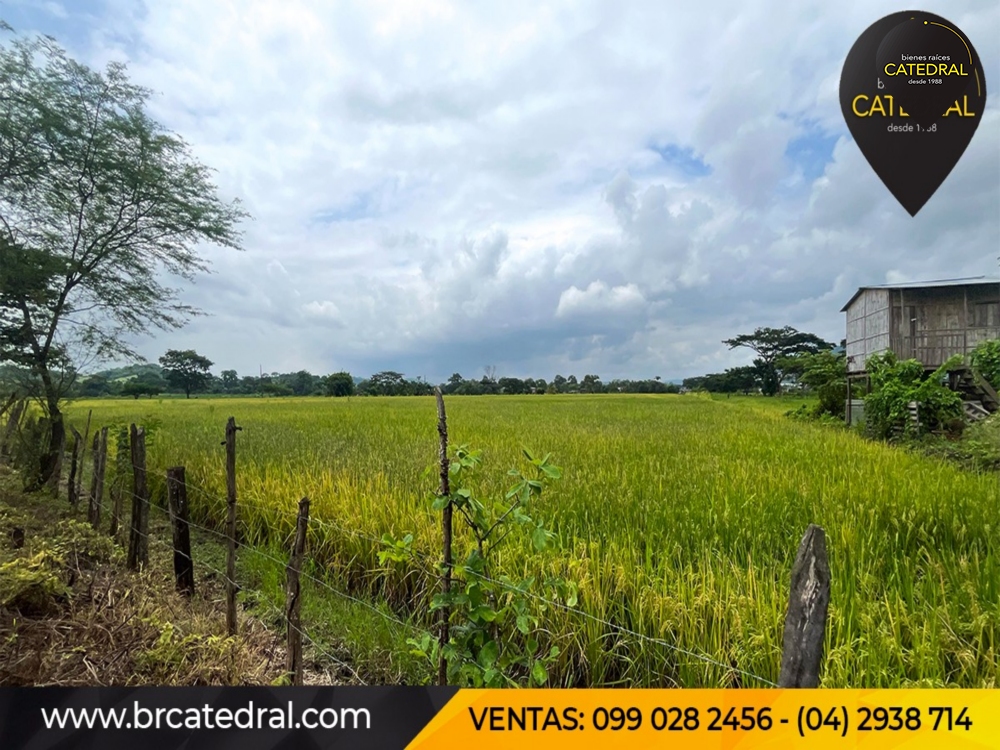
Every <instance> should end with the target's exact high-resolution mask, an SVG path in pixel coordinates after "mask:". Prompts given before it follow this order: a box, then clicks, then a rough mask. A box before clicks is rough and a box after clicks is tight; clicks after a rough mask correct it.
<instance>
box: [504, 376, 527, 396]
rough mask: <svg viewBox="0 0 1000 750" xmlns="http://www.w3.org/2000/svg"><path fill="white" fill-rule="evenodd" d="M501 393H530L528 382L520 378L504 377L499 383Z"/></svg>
mask: <svg viewBox="0 0 1000 750" xmlns="http://www.w3.org/2000/svg"><path fill="white" fill-rule="evenodd" d="M497 385H498V386H500V392H501V393H509V394H519V393H528V386H527V383H526V381H524V380H521V379H520V378H511V377H502V378H500V380H498V381H497Z"/></svg>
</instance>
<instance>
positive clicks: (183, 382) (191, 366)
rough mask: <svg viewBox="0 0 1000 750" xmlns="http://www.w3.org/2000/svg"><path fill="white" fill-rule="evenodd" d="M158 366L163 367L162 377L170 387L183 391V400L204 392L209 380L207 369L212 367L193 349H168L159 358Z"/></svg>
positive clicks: (208, 361)
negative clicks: (193, 394)
mask: <svg viewBox="0 0 1000 750" xmlns="http://www.w3.org/2000/svg"><path fill="white" fill-rule="evenodd" d="M160 366H162V367H163V377H164V378H166V380H167V382H168V383H170V385H171V387H173V388H177V389H178V390H182V391H184V396H185V398H191V394H192V393H197V392H198V391H202V390H204V389H205V387H206V386H207V385H208V383H209V380H210V378H211V374H210V373H209V371H208V368H210V367H211V366H212V361H211V360H209V359H208V358H207V357H203V356H201V355H200V354H198V352H196V351H194V350H193V349H185V350H184V351H179V350H177V349H168V350H167V353H166V354H164V355H163V356H162V357H160Z"/></svg>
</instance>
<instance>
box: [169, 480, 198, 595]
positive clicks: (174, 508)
mask: <svg viewBox="0 0 1000 750" xmlns="http://www.w3.org/2000/svg"><path fill="white" fill-rule="evenodd" d="M167 500H168V504H169V506H170V525H171V526H172V527H173V530H174V580H175V582H176V587H177V591H179V592H180V593H181V594H183V595H184V596H187V597H190V596H191V595H192V594H194V558H192V557H191V532H190V530H189V529H188V503H187V484H186V483H185V481H184V467H183V466H173V467H171V468H169V469H167Z"/></svg>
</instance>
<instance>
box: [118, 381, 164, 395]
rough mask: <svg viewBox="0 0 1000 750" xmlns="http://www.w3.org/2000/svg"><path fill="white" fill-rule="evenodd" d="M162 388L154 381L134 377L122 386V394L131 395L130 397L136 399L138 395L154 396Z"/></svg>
mask: <svg viewBox="0 0 1000 750" xmlns="http://www.w3.org/2000/svg"><path fill="white" fill-rule="evenodd" d="M162 390H163V389H162V388H161V387H160V386H159V385H158V384H156V383H151V382H149V381H146V380H142V379H141V378H134V379H133V380H129V381H127V382H126V383H125V384H124V385H123V386H122V391H121V392H122V395H123V396H131V397H132V398H134V399H136V400H138V398H139V396H156V395H157V394H159V393H160V392H161V391H162Z"/></svg>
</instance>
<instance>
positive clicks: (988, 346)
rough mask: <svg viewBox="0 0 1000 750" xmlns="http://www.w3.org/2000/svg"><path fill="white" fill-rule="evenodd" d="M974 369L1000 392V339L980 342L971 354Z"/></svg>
mask: <svg viewBox="0 0 1000 750" xmlns="http://www.w3.org/2000/svg"><path fill="white" fill-rule="evenodd" d="M969 362H970V363H971V364H972V367H973V369H974V370H975V371H976V372H978V373H979V374H980V375H982V376H983V377H984V378H986V380H987V381H988V382H989V384H990V385H992V386H993V388H994V389H995V390H1000V339H991V340H989V341H982V342H980V343H979V344H978V345H977V346H976V348H975V349H973V350H972V352H971V353H970V354H969Z"/></svg>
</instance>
